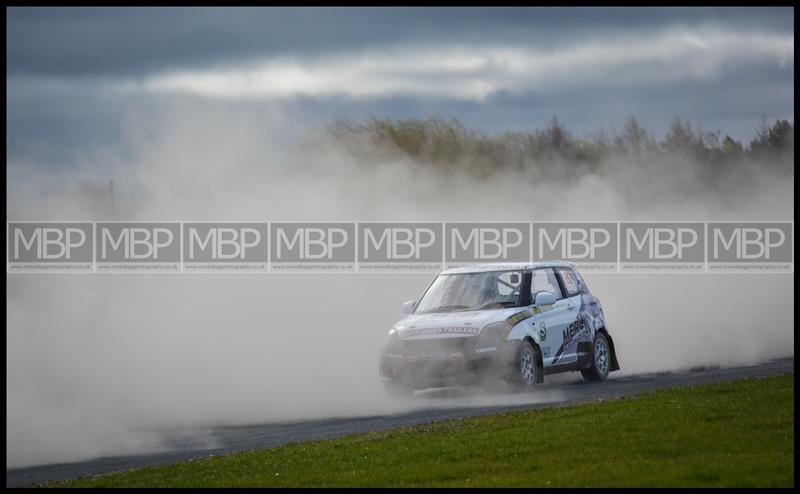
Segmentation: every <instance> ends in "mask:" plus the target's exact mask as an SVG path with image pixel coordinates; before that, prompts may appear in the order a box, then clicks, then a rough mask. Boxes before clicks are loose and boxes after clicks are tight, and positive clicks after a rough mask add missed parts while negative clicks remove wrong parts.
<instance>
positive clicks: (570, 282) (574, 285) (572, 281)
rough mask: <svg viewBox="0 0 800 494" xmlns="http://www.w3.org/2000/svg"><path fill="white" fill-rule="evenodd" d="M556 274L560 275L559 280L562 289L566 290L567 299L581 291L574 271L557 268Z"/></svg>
mask: <svg viewBox="0 0 800 494" xmlns="http://www.w3.org/2000/svg"><path fill="white" fill-rule="evenodd" d="M558 274H560V275H561V280H562V281H563V282H564V288H565V289H566V290H567V296H568V297H572V296H574V295H577V294H578V293H579V292H580V291H581V288H580V285H579V284H578V278H577V277H576V275H575V272H574V271H572V270H571V269H567V268H559V269H558Z"/></svg>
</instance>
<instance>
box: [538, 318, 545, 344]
mask: <svg viewBox="0 0 800 494" xmlns="http://www.w3.org/2000/svg"><path fill="white" fill-rule="evenodd" d="M539 339H540V340H541V341H544V340H546V339H547V326H546V325H545V323H544V321H542V322H540V323H539Z"/></svg>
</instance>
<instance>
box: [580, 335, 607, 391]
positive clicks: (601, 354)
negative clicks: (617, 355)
mask: <svg viewBox="0 0 800 494" xmlns="http://www.w3.org/2000/svg"><path fill="white" fill-rule="evenodd" d="M610 367H611V347H609V345H608V340H607V339H606V337H605V335H604V334H603V333H597V336H595V337H594V347H593V350H592V366H591V367H589V368H588V369H581V375H582V376H583V378H584V379H586V380H587V381H594V382H596V381H605V379H606V378H607V377H608V370H609V369H610Z"/></svg>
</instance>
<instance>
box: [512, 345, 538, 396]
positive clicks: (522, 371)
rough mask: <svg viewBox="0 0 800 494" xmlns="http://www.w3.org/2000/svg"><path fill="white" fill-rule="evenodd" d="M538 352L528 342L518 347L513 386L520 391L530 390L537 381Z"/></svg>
mask: <svg viewBox="0 0 800 494" xmlns="http://www.w3.org/2000/svg"><path fill="white" fill-rule="evenodd" d="M538 358H539V352H538V351H537V350H536V347H535V346H533V344H531V342H530V341H528V340H524V341H523V342H522V343H520V345H519V350H518V351H517V360H516V362H514V384H515V385H516V386H517V387H518V388H519V389H520V390H530V389H532V388H533V387H534V386H535V385H536V382H537V381H538V380H539V373H540V372H542V370H541V369H540V368H539V364H538V363H537V362H538Z"/></svg>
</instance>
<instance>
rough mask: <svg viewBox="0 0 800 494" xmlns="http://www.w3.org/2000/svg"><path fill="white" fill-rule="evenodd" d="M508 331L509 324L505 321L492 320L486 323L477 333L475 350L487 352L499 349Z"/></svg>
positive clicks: (509, 328) (509, 329)
mask: <svg viewBox="0 0 800 494" xmlns="http://www.w3.org/2000/svg"><path fill="white" fill-rule="evenodd" d="M510 331H511V325H509V324H508V323H507V322H505V321H499V322H493V323H491V324H489V325H487V326H486V327H484V328H483V329H482V330H481V332H480V334H478V342H477V343H476V344H475V351H476V352H488V351H493V350H497V349H499V348H500V345H501V344H502V343H503V342H504V341H505V340H506V337H507V336H508V333H509V332H510Z"/></svg>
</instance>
